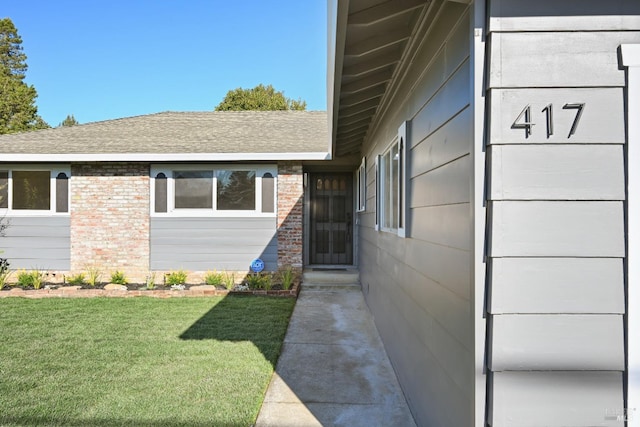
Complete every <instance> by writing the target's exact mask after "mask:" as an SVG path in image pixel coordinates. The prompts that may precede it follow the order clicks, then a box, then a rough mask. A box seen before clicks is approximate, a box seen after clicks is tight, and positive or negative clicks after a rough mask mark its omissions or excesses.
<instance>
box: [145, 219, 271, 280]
mask: <svg viewBox="0 0 640 427" xmlns="http://www.w3.org/2000/svg"><path fill="white" fill-rule="evenodd" d="M150 243H151V269H152V270H161V271H166V270H177V269H185V270H190V271H207V270H230V271H249V267H250V265H251V261H253V260H254V259H256V258H260V259H262V261H264V263H265V270H269V271H275V270H277V261H278V244H277V236H276V218H275V217H274V218H158V217H152V218H151V242H150Z"/></svg>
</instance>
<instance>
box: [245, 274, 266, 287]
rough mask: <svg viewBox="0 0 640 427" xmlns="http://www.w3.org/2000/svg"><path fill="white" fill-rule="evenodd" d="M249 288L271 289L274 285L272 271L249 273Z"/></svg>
mask: <svg viewBox="0 0 640 427" xmlns="http://www.w3.org/2000/svg"><path fill="white" fill-rule="evenodd" d="M246 282H247V285H248V286H249V289H264V290H267V291H268V290H270V289H271V288H272V286H273V280H272V277H271V273H255V274H249V275H248V276H247V278H246Z"/></svg>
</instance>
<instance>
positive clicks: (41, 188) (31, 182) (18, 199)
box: [13, 171, 51, 210]
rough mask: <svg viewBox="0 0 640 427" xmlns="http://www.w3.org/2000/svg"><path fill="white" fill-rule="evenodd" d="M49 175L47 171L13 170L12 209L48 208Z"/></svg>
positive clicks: (49, 194)
mask: <svg viewBox="0 0 640 427" xmlns="http://www.w3.org/2000/svg"><path fill="white" fill-rule="evenodd" d="M50 177H51V172H49V171H14V172H13V209H16V210H18V209H24V210H26V209H28V210H49V209H50V206H51V182H50Z"/></svg>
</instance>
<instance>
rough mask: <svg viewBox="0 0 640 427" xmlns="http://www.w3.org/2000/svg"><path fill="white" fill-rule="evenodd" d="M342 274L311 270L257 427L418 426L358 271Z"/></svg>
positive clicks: (304, 280) (303, 287) (294, 313)
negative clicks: (396, 374)
mask: <svg viewBox="0 0 640 427" xmlns="http://www.w3.org/2000/svg"><path fill="white" fill-rule="evenodd" d="M335 274H336V273H317V272H307V273H305V278H304V279H303V285H302V291H301V293H300V296H299V298H298V301H297V303H296V307H295V309H294V311H293V315H292V317H291V322H290V323H289V329H288V330H287V335H286V337H285V340H284V344H283V348H282V353H281V355H280V359H279V361H278V365H277V367H276V372H275V373H274V375H273V378H272V379H271V383H270V384H269V388H268V389H267V394H266V397H265V401H264V404H263V405H262V409H261V410H260V414H259V415H258V420H257V422H256V427H267V426H277V427H287V426H295V427H306V426H349V427H357V426H363V427H364V426H366V427H371V426H415V423H414V421H413V418H412V416H411V413H410V412H409V408H408V407H407V403H406V401H405V398H404V395H403V394H402V391H401V390H400V386H399V385H398V381H397V379H396V376H395V373H394V371H393V368H392V367H391V363H390V362H389V359H388V357H387V354H386V352H385V350H384V347H383V346H382V342H381V341H380V337H379V335H378V331H377V330H376V328H375V326H374V324H373V319H372V316H371V313H370V312H369V309H368V308H367V306H366V304H365V302H364V298H363V296H362V293H361V291H360V286H359V285H357V272H356V273H355V274H356V276H355V280H354V279H353V276H352V277H351V278H348V276H349V273H345V274H344V275H342V279H341V278H340V277H339V276H340V275H341V273H340V272H339V273H337V274H338V280H337V283H336V280H333V279H331V278H330V277H329V276H330V275H333V276H334V277H335ZM352 274H353V273H352ZM347 278H348V279H347ZM330 280H333V283H323V282H326V281H330ZM354 281H356V283H353V282H354ZM340 282H342V283H340ZM349 282H351V283H349Z"/></svg>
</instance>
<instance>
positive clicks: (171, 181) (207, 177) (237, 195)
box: [151, 165, 277, 216]
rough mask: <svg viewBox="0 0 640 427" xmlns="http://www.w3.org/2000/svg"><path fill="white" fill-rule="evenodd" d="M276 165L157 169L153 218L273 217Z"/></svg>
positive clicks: (194, 166) (189, 166) (155, 173)
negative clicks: (167, 216) (200, 216)
mask: <svg viewBox="0 0 640 427" xmlns="http://www.w3.org/2000/svg"><path fill="white" fill-rule="evenodd" d="M276 175H277V167H276V166H275V165H266V166H265V165H168V166H165V165H158V166H153V167H152V168H151V177H152V180H151V182H152V189H151V190H152V191H151V194H152V197H153V199H154V200H153V201H152V203H151V207H152V211H151V213H152V214H154V215H169V216H196V215H206V216H230V215H233V216H274V215H275V203H276V200H275V199H276V194H275V179H276V178H275V177H276Z"/></svg>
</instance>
